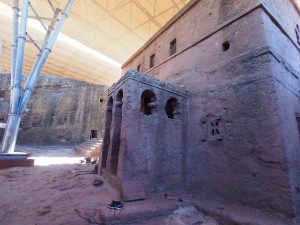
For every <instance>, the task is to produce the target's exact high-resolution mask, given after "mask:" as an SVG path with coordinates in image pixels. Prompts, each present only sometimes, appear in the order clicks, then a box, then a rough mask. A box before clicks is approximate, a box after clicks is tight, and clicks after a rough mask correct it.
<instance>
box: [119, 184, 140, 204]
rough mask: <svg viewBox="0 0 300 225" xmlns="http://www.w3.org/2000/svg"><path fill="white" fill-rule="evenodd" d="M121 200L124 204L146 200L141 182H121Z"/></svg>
mask: <svg viewBox="0 0 300 225" xmlns="http://www.w3.org/2000/svg"><path fill="white" fill-rule="evenodd" d="M121 188H122V199H123V201H125V202H130V201H134V200H141V199H145V198H146V193H145V189H144V185H143V183H142V182H141V181H123V182H121Z"/></svg>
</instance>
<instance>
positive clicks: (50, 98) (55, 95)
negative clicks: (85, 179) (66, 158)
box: [0, 74, 106, 145]
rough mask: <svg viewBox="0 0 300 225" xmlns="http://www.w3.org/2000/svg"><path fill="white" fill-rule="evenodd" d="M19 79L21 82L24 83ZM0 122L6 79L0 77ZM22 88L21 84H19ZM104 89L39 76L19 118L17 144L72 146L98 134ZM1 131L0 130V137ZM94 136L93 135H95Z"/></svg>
mask: <svg viewBox="0 0 300 225" xmlns="http://www.w3.org/2000/svg"><path fill="white" fill-rule="evenodd" d="M26 78H27V77H26V76H24V77H23V78H22V83H23V84H24V82H25V81H26ZM0 80H1V83H0V122H6V120H7V114H8V111H9V98H10V76H9V75H4V74H0ZM22 86H23V85H22ZM105 90H106V88H105V86H103V85H96V84H89V83H86V82H82V81H78V80H74V79H67V78H62V77H56V76H41V77H40V78H39V80H38V83H37V85H36V87H35V89H34V91H33V93H32V95H31V98H30V101H29V104H28V105H27V109H28V110H27V111H28V112H27V113H26V114H24V115H23V117H22V122H21V130H20V132H19V135H18V141H17V144H35V145H48V144H66V145H69V144H75V143H80V142H82V141H84V140H85V139H89V138H90V135H91V133H92V130H93V135H94V136H95V135H97V136H98V137H99V136H100V135H101V134H102V127H103V109H102V107H103V99H104V97H103V96H104V94H105ZM3 133H4V130H3V129H0V138H1V139H2V137H3ZM96 133H97V134H96Z"/></svg>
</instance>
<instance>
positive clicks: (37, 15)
mask: <svg viewBox="0 0 300 225" xmlns="http://www.w3.org/2000/svg"><path fill="white" fill-rule="evenodd" d="M29 7H30V9H31V10H32V12H33V13H34V15H35V16H36V19H37V20H38V21H40V23H41V24H42V26H43V27H44V29H45V30H46V31H47V30H48V29H47V27H46V25H45V24H44V22H43V21H42V20H41V18H40V16H39V14H38V13H37V12H36V11H35V9H34V7H33V6H32V4H31V3H30V2H29Z"/></svg>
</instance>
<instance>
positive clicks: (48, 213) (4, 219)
mask: <svg viewBox="0 0 300 225" xmlns="http://www.w3.org/2000/svg"><path fill="white" fill-rule="evenodd" d="M18 150H22V151H26V152H32V157H33V158H34V159H35V166H34V167H23V168H10V169H2V170H0V225H69V224H70V225H85V224H101V225H109V224H118V225H125V224H129V225H130V224H140V225H143V224H144V225H240V224H241V225H246V224H247V225H289V224H294V223H291V222H290V221H288V220H284V219H282V218H280V217H277V216H275V217H274V215H268V214H265V213H262V212H260V211H258V210H254V209H250V210H249V208H245V207H242V206H236V205H233V206H230V205H224V204H221V203H218V202H212V201H204V200H201V199H200V198H196V196H193V195H187V194H186V193H182V194H181V195H178V196H181V197H182V200H183V201H178V200H179V198H178V196H177V197H174V198H173V200H166V199H165V198H164V194H163V193H160V194H155V195H152V196H148V198H147V199H145V200H141V201H134V202H128V203H124V209H122V210H119V211H114V210H110V209H108V208H107V206H108V204H110V203H111V202H112V200H120V193H119V192H118V191H117V190H115V189H114V188H112V187H111V186H110V185H109V183H108V181H107V180H106V179H104V178H103V177H99V176H98V175H96V174H94V165H93V164H85V163H81V162H82V161H83V157H81V156H80V155H76V153H75V152H74V151H73V150H72V148H71V147H61V146H50V147H49V146H48V147H24V146H23V147H18ZM99 178H100V179H101V180H103V181H104V183H103V185H101V186H94V185H93V182H94V181H95V179H99ZM173 196H174V195H173ZM203 212H205V214H204V213H203ZM208 215H211V216H213V217H214V218H215V219H217V221H218V222H217V221H216V220H215V219H213V218H212V217H210V216H208Z"/></svg>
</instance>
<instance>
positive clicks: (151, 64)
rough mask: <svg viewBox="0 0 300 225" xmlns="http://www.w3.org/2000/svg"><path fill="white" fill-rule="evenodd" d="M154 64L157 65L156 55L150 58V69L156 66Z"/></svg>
mask: <svg viewBox="0 0 300 225" xmlns="http://www.w3.org/2000/svg"><path fill="white" fill-rule="evenodd" d="M154 63H155V54H153V55H151V56H150V68H152V67H153V66H154Z"/></svg>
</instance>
